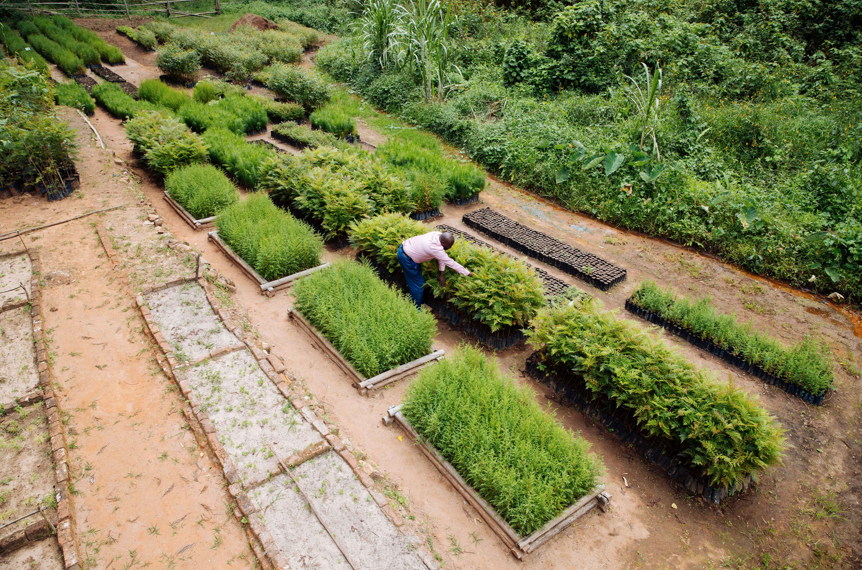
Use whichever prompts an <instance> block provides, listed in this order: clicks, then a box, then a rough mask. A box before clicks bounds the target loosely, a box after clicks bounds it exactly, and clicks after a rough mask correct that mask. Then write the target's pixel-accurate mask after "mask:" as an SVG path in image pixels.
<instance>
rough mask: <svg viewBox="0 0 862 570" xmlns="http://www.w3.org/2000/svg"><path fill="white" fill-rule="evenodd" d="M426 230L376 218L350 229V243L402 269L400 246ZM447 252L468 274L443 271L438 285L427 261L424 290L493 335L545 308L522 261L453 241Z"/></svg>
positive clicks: (398, 218) (394, 216)
mask: <svg viewBox="0 0 862 570" xmlns="http://www.w3.org/2000/svg"><path fill="white" fill-rule="evenodd" d="M426 232H428V227H427V226H425V225H424V224H422V223H420V222H416V221H413V220H409V219H407V218H405V217H404V216H400V215H397V214H390V215H383V216H376V217H374V218H371V219H367V220H361V221H359V222H356V223H354V224H352V225H351V227H350V243H351V244H352V245H353V246H354V247H357V248H359V249H361V250H363V251H365V252H366V253H367V254H368V255H370V256H371V258H372V259H373V260H374V261H375V262H376V263H378V264H380V265H382V266H383V267H385V268H386V269H388V270H389V272H390V273H393V272H395V271H398V270H400V266H399V264H398V246H399V245H401V243H402V242H403V241H404V240H405V239H407V238H410V237H413V236H417V235H421V234H424V233H426ZM447 253H448V254H449V256H450V257H451V258H452V259H454V260H455V261H457V262H458V263H460V264H461V265H463V266H464V267H466V268H467V269H468V270H469V271H470V272H471V273H472V275H471V276H469V277H464V276H463V275H461V274H459V273H455V272H454V271H447V277H446V286H445V287H442V286H441V285H440V283H439V282H438V281H437V275H438V273H439V268H438V267H437V265H436V264H434V263H428V264H425V265H424V266H423V273H424V276H425V286H426V287H428V288H430V289H431V291H432V292H433V293H434V295H435V296H436V297H437V298H441V299H446V300H447V301H449V302H450V303H451V304H452V305H454V306H455V307H456V308H458V309H459V310H461V311H463V312H464V313H465V314H467V315H469V316H470V317H471V318H472V319H473V320H474V321H476V322H479V323H483V324H485V325H487V326H488V327H489V328H490V329H491V330H492V331H498V330H500V329H502V328H504V327H512V326H516V327H526V326H527V325H528V324H529V323H530V321H531V320H532V319H533V317H534V316H535V315H536V312H537V311H538V310H539V309H540V308H541V307H542V306H543V305H544V304H545V301H544V297H543V293H544V286H543V285H542V282H541V280H540V279H539V278H538V277H536V274H535V272H534V271H533V270H532V269H531V268H528V267H527V266H526V265H525V264H524V262H522V261H521V260H519V259H515V258H512V257H509V256H506V255H503V254H501V253H498V252H496V251H493V250H491V249H488V248H483V247H477V246H474V245H472V244H470V243H469V242H466V241H464V240H456V242H455V245H454V246H452V248H451V249H449V251H448V252H447Z"/></svg>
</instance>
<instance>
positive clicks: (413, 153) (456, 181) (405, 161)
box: [376, 135, 485, 220]
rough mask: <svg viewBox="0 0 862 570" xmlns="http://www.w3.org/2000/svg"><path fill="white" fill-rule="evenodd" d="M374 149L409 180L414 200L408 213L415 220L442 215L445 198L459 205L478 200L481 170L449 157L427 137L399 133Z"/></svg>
mask: <svg viewBox="0 0 862 570" xmlns="http://www.w3.org/2000/svg"><path fill="white" fill-rule="evenodd" d="M376 152H377V154H379V155H380V156H381V157H382V158H383V159H384V160H386V161H387V162H389V163H390V164H392V165H393V166H396V167H397V168H398V169H399V170H401V171H403V172H404V174H405V176H406V178H407V179H408V180H410V181H411V183H412V185H413V194H414V200H415V201H416V203H417V208H416V212H415V213H414V214H413V215H411V217H412V218H413V219H414V220H427V219H430V218H435V217H438V216H441V215H442V214H441V213H440V205H441V204H442V202H443V201H444V200H445V201H446V202H448V203H450V204H455V205H458V206H462V205H465V204H471V203H473V202H478V200H479V193H480V192H481V191H482V190H484V189H485V173H484V171H482V170H481V169H480V168H478V167H476V165H474V164H472V163H471V162H468V161H462V160H454V159H452V158H448V157H447V156H445V155H444V154H443V151H442V148H441V145H440V143H439V142H438V141H437V140H434V139H432V138H430V137H418V136H416V137H411V138H406V137H405V136H404V135H402V136H399V137H397V138H394V139H392V140H390V141H388V142H386V143H384V144H382V145H380V146H379V147H378V148H377V151H376Z"/></svg>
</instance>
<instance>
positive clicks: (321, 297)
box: [293, 261, 437, 378]
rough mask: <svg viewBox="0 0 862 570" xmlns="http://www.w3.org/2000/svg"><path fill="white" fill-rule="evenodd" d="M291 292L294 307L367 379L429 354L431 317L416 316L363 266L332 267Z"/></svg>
mask: <svg viewBox="0 0 862 570" xmlns="http://www.w3.org/2000/svg"><path fill="white" fill-rule="evenodd" d="M293 291H294V295H295V296H296V308H297V309H299V311H300V312H301V313H302V315H303V316H304V317H305V318H306V319H308V321H309V322H310V323H311V324H312V325H314V327H315V328H316V329H317V330H319V331H320V332H321V333H322V334H323V335H324V336H325V337H326V338H327V339H328V340H329V342H331V343H332V345H333V346H334V347H335V348H336V349H337V350H338V352H340V353H341V355H342V356H344V358H345V359H346V360H347V361H348V362H350V363H351V364H352V365H353V367H354V368H356V370H357V372H359V373H360V374H362V375H363V376H365V377H366V378H372V377H374V376H377V375H378V374H381V373H382V372H385V371H387V370H390V369H392V368H396V367H398V366H400V365H402V364H406V363H408V362H410V361H412V360H416V359H417V358H421V357H423V356H426V355H428V354H430V352H431V342H432V341H433V340H434V335H436V334H437V326H436V321H435V319H434V317H433V316H432V315H431V313H429V312H428V311H427V310H422V311H417V310H416V306H415V305H413V303H412V302H411V301H410V299H408V298H407V296H406V295H404V294H403V293H400V292H398V291H395V290H394V289H391V288H390V287H389V286H388V285H386V283H384V282H383V281H381V280H380V278H379V277H377V275H375V273H374V270H373V269H371V267H369V266H368V265H367V264H361V263H356V262H354V261H338V262H335V263H333V264H332V266H331V267H330V268H329V269H327V270H325V271H319V272H317V273H315V274H313V275H310V276H309V277H306V278H304V279H302V280H301V281H300V282H299V283H297V284H296V286H295V287H294V289H293Z"/></svg>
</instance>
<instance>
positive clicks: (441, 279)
mask: <svg viewBox="0 0 862 570" xmlns="http://www.w3.org/2000/svg"><path fill="white" fill-rule="evenodd" d="M437 282H438V283H440V286H441V287H445V286H446V277H444V276H443V272H442V271H441V272H440V273H439V274H438V275H437Z"/></svg>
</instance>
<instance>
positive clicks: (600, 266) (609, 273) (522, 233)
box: [463, 208, 626, 291]
mask: <svg viewBox="0 0 862 570" xmlns="http://www.w3.org/2000/svg"><path fill="white" fill-rule="evenodd" d="M463 221H464V223H465V224H467V225H468V226H470V227H471V228H475V229H477V230H479V231H480V232H482V233H483V234H486V235H489V236H491V237H492V238H494V239H496V240H499V241H500V242H502V243H504V244H506V245H508V246H509V247H511V248H513V249H516V250H518V251H520V252H522V253H526V254H527V255H529V256H530V257H535V258H536V259H538V260H539V261H541V262H542V263H547V264H548V265H551V266H553V267H556V268H558V269H561V270H563V271H565V272H566V273H568V274H570V275H574V276H575V277H577V278H578V279H582V280H584V281H586V282H587V283H589V284H590V285H593V286H594V287H597V288H598V289H600V290H602V291H607V290H608V289H610V288H611V287H612V286H614V285H616V284H617V283H619V282H621V281H623V280H625V278H626V270H625V269H623V268H621V267H617V266H616V265H614V264H613V263H610V262H609V261H605V260H604V259H601V258H600V257H598V256H595V255H593V254H592V253H587V252H585V251H581V250H579V249H576V248H574V247H572V246H570V245H567V244H565V243H563V242H561V241H559V240H557V239H554V238H552V237H549V236H547V235H545V234H543V233H542V232H539V231H536V230H534V229H531V228H528V227H527V226H524V225H521V224H519V223H518V222H516V221H514V220H510V219H509V218H507V217H506V216H503V215H502V214H498V213H497V212H495V211H493V210H491V209H490V208H482V209H481V210H476V211H475V212H470V213H469V214H465V215H464V217H463Z"/></svg>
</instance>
